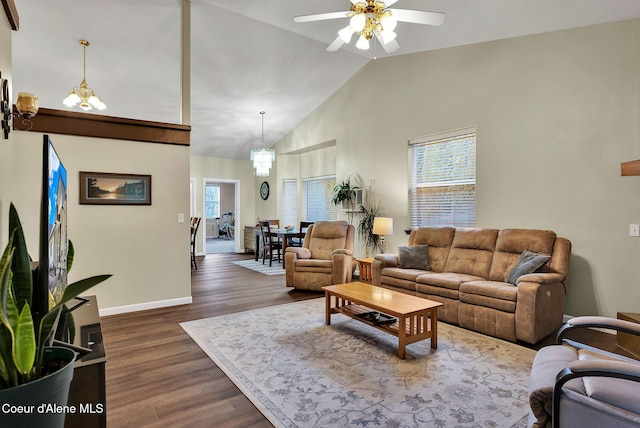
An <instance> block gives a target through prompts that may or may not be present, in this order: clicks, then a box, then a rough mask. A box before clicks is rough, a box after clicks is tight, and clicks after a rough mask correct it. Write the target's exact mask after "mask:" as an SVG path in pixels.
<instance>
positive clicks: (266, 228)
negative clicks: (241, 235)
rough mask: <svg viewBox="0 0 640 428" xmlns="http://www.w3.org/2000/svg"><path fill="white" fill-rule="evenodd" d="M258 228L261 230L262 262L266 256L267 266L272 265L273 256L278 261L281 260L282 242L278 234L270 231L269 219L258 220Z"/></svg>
mask: <svg viewBox="0 0 640 428" xmlns="http://www.w3.org/2000/svg"><path fill="white" fill-rule="evenodd" d="M260 230H261V232H262V264H264V262H265V260H266V259H267V257H268V258H269V266H271V265H272V263H273V259H274V257H276V258H277V260H278V262H281V261H282V242H281V241H280V239H279V238H278V236H277V235H276V234H274V233H272V232H271V224H270V223H269V220H264V221H261V222H260Z"/></svg>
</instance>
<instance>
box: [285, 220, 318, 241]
mask: <svg viewBox="0 0 640 428" xmlns="http://www.w3.org/2000/svg"><path fill="white" fill-rule="evenodd" d="M312 224H313V222H312V221H301V222H300V229H298V233H299V234H298V236H296V237H294V238H289V242H288V243H287V245H288V246H289V247H302V246H303V245H304V235H305V234H306V233H307V230H308V229H309V226H311V225H312Z"/></svg>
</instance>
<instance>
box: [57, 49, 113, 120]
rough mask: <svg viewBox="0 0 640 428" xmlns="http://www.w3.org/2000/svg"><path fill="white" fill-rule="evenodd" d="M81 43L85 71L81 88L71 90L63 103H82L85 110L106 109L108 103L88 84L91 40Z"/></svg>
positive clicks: (72, 104)
mask: <svg viewBox="0 0 640 428" xmlns="http://www.w3.org/2000/svg"><path fill="white" fill-rule="evenodd" d="M80 44H81V45H82V46H83V48H84V71H83V75H82V82H80V88H76V87H75V86H74V88H73V89H72V90H71V92H70V93H69V95H68V96H67V98H65V99H64V100H63V101H62V103H63V104H64V105H66V106H67V107H75V106H76V104H78V103H80V108H81V109H82V110H84V111H89V110H91V107H92V106H93V107H95V108H97V109H98V110H104V109H106V108H107V105H106V104H105V103H104V102H103V101H102V98H100V97H99V96H97V95H96V93H95V92H93V89H91V88H90V87H89V86H88V85H87V46H89V42H88V41H86V40H80Z"/></svg>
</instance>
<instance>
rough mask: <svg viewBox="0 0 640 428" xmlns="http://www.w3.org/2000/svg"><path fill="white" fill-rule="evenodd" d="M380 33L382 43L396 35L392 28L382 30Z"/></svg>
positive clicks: (389, 40)
mask: <svg viewBox="0 0 640 428" xmlns="http://www.w3.org/2000/svg"><path fill="white" fill-rule="evenodd" d="M381 35H382V44H384V45H386V44H387V43H389V42H392V41H393V40H395V38H396V36H397V34H396V33H395V31H392V30H384V31H383V32H382V34H381Z"/></svg>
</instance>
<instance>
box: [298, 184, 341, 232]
mask: <svg viewBox="0 0 640 428" xmlns="http://www.w3.org/2000/svg"><path fill="white" fill-rule="evenodd" d="M321 182H322V184H324V189H325V193H324V195H322V198H323V200H322V201H320V203H319V205H320V206H321V207H322V208H321V209H319V210H318V212H317V213H314V212H310V211H312V210H311V209H310V208H311V207H310V205H309V204H310V202H311V201H310V200H309V195H308V186H309V185H311V184H314V183H321ZM335 186H336V176H335V174H334V175H325V176H321V177H310V178H303V179H302V193H303V211H304V212H303V214H304V220H305V221H328V220H337V218H338V211H337V209H336V206H335V205H334V204H333V201H332V199H333V188H334V187H335ZM321 211H323V212H321Z"/></svg>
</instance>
